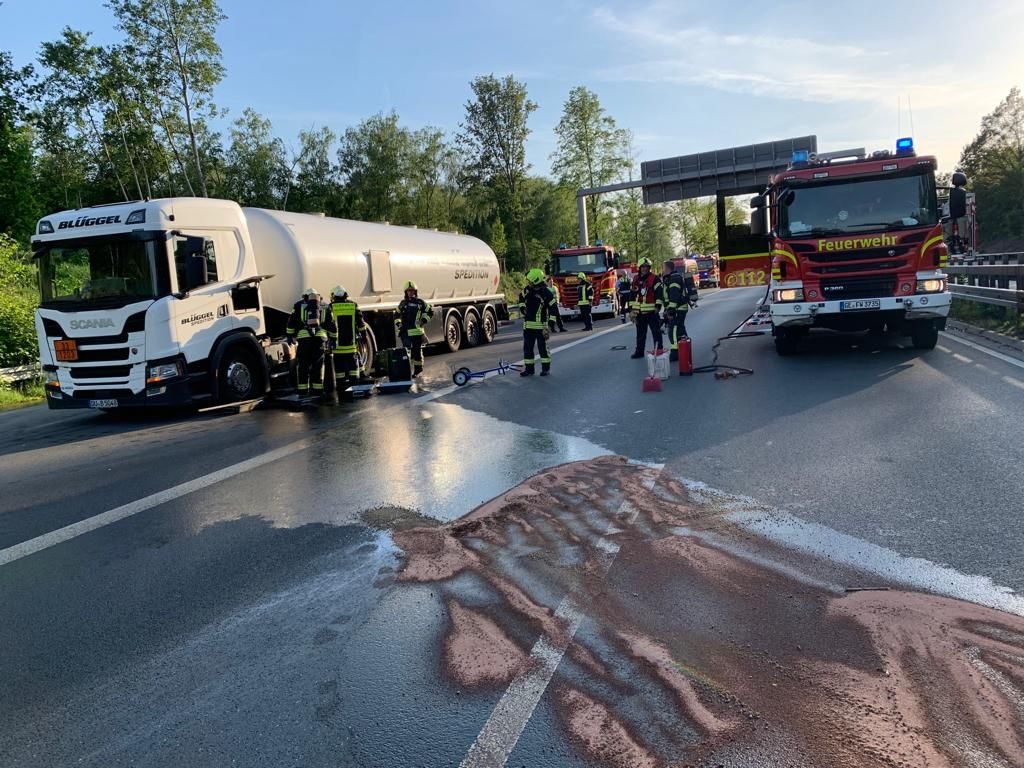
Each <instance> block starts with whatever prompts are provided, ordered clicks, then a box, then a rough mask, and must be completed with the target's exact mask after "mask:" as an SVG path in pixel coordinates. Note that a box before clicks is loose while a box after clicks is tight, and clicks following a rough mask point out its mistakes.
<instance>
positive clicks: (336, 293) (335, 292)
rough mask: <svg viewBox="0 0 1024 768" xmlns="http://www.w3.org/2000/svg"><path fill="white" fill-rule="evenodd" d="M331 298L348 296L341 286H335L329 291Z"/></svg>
mask: <svg viewBox="0 0 1024 768" xmlns="http://www.w3.org/2000/svg"><path fill="white" fill-rule="evenodd" d="M331 296H348V291H346V290H345V287H344V286H342V285H336V286H334V288H332V289H331Z"/></svg>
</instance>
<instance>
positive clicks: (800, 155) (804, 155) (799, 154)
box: [792, 149, 810, 165]
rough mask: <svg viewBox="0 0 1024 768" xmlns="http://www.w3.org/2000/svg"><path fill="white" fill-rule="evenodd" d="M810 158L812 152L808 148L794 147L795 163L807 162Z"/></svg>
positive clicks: (793, 161)
mask: <svg viewBox="0 0 1024 768" xmlns="http://www.w3.org/2000/svg"><path fill="white" fill-rule="evenodd" d="M809 158H810V154H809V153H808V151H807V150H806V149H794V150H793V160H792V163H793V165H797V164H798V163H806V162H807V161H808V159H809Z"/></svg>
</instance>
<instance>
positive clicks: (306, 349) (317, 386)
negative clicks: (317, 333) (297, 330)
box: [295, 338, 324, 395]
mask: <svg viewBox="0 0 1024 768" xmlns="http://www.w3.org/2000/svg"><path fill="white" fill-rule="evenodd" d="M296 358H297V360H296V370H295V378H296V380H297V384H298V390H299V394H300V395H306V394H309V393H310V391H312V393H313V394H317V395H318V394H320V393H321V392H323V389H324V340H323V339H319V338H312V339H310V338H306V339H299V351H298V353H297V354H296Z"/></svg>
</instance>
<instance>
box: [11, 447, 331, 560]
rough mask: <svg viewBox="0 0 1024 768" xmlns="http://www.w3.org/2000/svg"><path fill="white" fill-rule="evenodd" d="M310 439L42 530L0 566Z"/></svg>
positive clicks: (291, 450) (231, 474) (289, 450)
mask: <svg viewBox="0 0 1024 768" xmlns="http://www.w3.org/2000/svg"><path fill="white" fill-rule="evenodd" d="M312 442H313V440H312V438H304V439H302V440H296V441H295V442H292V443H288V444H287V445H284V446H281V447H280V448H275V449H274V450H272V451H267V452H266V453H261V454H259V455H258V456H253V457H252V458H251V459H246V460H245V461H240V462H238V463H237V464H232V465H230V466H227V467H224V468H223V469H218V470H216V471H215V472H211V473H210V474H208V475H203V476H202V477H197V478H196V479H194V480H189V481H188V482H185V483H180V484H178V485H175V486H172V487H170V488H167V489H165V490H163V491H157V492H156V493H152V494H150V495H149V496H143V497H142V498H141V499H136V500H135V501H130V502H128V503H127V504H122V505H121V506H120V507H114V508H113V509H110V510H107V511H106V512H101V513H100V514H98V515H94V516H93V517H89V518H86V519H85V520H79V521H78V522H77V523H72V524H71V525H67V526H64V527H63V528H58V529H57V530H56V531H50V532H49V533H44V534H42V535H41V536H36V537H35V538H34V539H29V540H28V541H23V542H21V543H20V544H15V545H14V546H12V547H8V548H7V549H3V550H0V566H2V565H6V564H7V563H13V562H14V561H15V560H20V559H21V558H23V557H28V556H29V555H33V554H35V553H36V552H42V551H43V550H44V549H49V548H50V547H53V546H56V545H57V544H61V543H63V542H65V541H68V540H70V539H74V538H76V537H78V536H81V535H82V534H85V533H89V532H90V531H95V530H96V529H97V528H102V527H103V526H105V525H110V524H111V523H116V522H117V521H118V520H124V519H125V518H126V517H131V516H132V515H137V514H138V513H139V512H145V511H146V510H147V509H152V508H153V507H156V506H158V505H160V504H164V503H166V502H168V501H173V500H174V499H177V498H178V497H180V496H184V495H185V494H188V493H192V492H194V491H198V490H201V489H203V488H207V487H209V486H211V485H214V484H216V483H219V482H221V481H222V480H227V479H229V478H232V477H235V476H236V475H240V474H242V473H243V472H248V471H249V470H251V469H256V468H258V467H262V466H264V465H265V464H270V463H271V462H274V461H277V460H278V459H283V458H286V457H288V456H290V455H291V454H293V453H296V452H297V451H301V450H304V449H306V448H308V447H309V446H310V445H311V444H312Z"/></svg>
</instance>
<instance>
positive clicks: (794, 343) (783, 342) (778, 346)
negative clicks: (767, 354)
mask: <svg viewBox="0 0 1024 768" xmlns="http://www.w3.org/2000/svg"><path fill="white" fill-rule="evenodd" d="M799 345H800V337H799V336H798V335H797V334H795V333H793V331H790V330H787V329H785V328H776V329H775V351H776V352H778V353H779V356H780V357H789V356H790V355H795V354H796V353H797V348H798V347H799Z"/></svg>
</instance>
